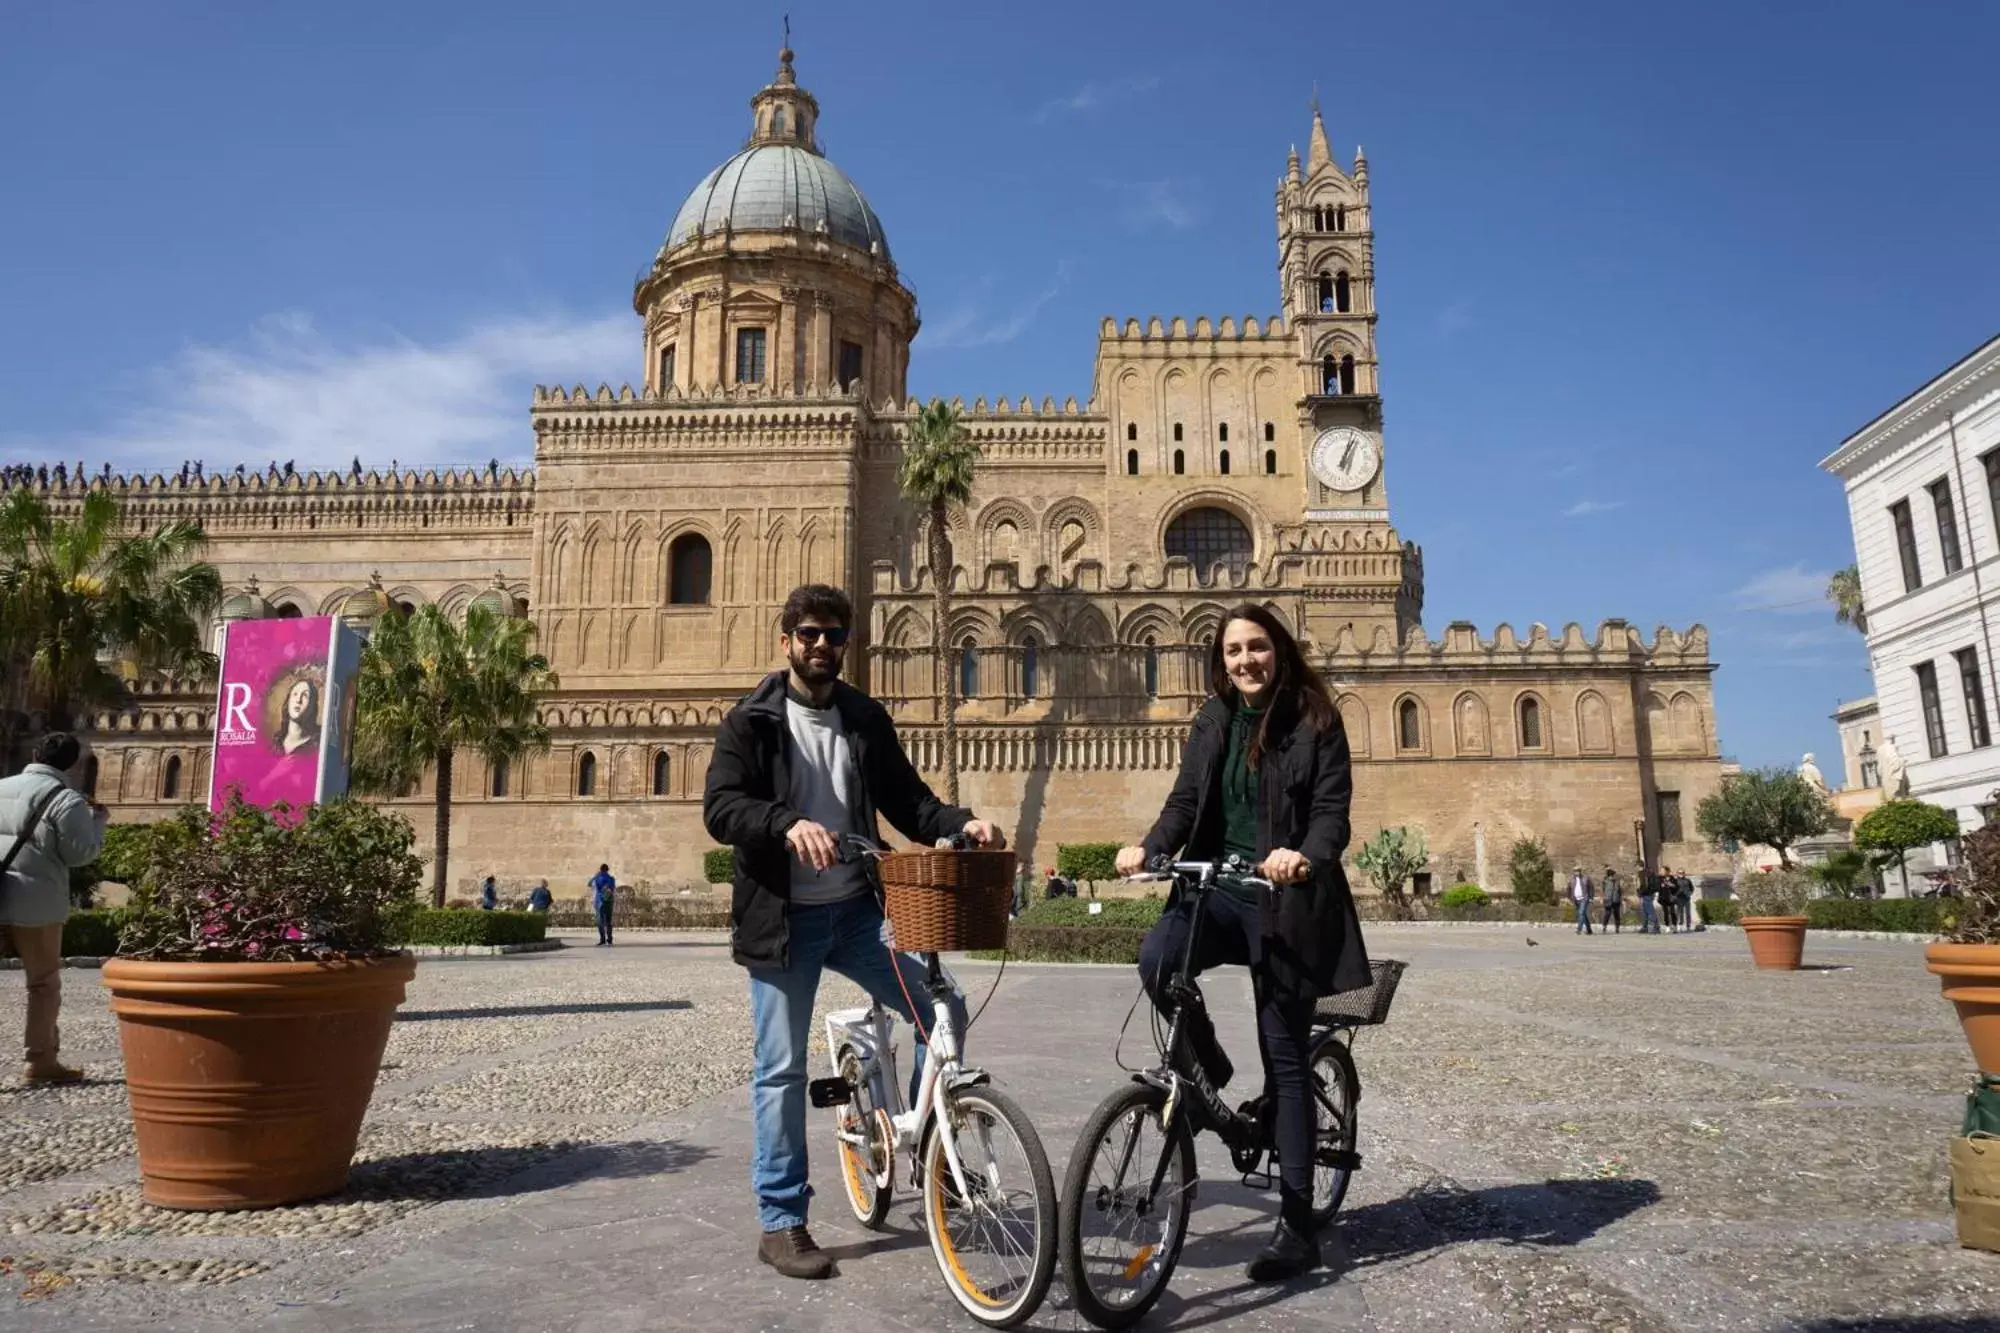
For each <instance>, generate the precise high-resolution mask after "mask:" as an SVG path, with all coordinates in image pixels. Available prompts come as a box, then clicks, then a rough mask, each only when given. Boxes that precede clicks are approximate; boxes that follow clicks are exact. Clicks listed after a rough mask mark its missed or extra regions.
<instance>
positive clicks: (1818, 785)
mask: <svg viewBox="0 0 2000 1333" xmlns="http://www.w3.org/2000/svg"><path fill="white" fill-rule="evenodd" d="M1799 776H1800V777H1802V778H1804V779H1805V780H1806V785H1807V786H1808V787H1811V788H1812V789H1813V790H1814V791H1816V792H1818V793H1819V794H1820V795H1821V796H1824V795H1826V794H1827V787H1826V776H1825V775H1824V774H1822V773H1821V772H1820V771H1819V765H1818V764H1815V763H1814V762H1813V757H1812V755H1811V754H1807V755H1806V757H1805V759H1804V760H1802V761H1801V762H1800V764H1799Z"/></svg>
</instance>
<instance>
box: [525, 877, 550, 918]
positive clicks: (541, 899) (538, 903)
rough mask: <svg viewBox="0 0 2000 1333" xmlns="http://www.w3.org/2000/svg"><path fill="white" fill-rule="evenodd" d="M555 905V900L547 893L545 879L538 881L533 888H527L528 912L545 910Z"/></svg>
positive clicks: (547, 885)
mask: <svg viewBox="0 0 2000 1333" xmlns="http://www.w3.org/2000/svg"><path fill="white" fill-rule="evenodd" d="M555 905H556V900H555V898H554V896H553V895H552V894H550V893H549V882H548V881H547V880H540V881H538V882H537V883H536V884H535V887H534V888H532V889H529V890H528V910H529V911H530V912H546V911H548V910H549V909H550V908H551V907H554V906H555Z"/></svg>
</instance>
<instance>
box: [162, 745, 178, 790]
mask: <svg viewBox="0 0 2000 1333" xmlns="http://www.w3.org/2000/svg"><path fill="white" fill-rule="evenodd" d="M180 794H181V757H180V756H179V755H177V754H170V755H168V756H167V766H166V768H165V769H164V770H162V772H161V774H160V799H161V800H163V801H173V800H178V799H180Z"/></svg>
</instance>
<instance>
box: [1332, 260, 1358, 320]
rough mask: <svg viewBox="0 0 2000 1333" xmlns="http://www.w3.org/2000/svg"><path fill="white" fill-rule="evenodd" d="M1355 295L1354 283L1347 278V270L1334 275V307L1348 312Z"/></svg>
mask: <svg viewBox="0 0 2000 1333" xmlns="http://www.w3.org/2000/svg"><path fill="white" fill-rule="evenodd" d="M1353 295H1354V284H1353V283H1351V282H1349V281H1348V279H1347V270H1346V269H1342V270H1340V272H1338V273H1336V274H1334V275H1333V308H1334V309H1335V310H1338V311H1339V312H1340V313H1341V314H1343V315H1344V314H1346V313H1347V312H1348V309H1349V305H1350V302H1351V301H1352V299H1353Z"/></svg>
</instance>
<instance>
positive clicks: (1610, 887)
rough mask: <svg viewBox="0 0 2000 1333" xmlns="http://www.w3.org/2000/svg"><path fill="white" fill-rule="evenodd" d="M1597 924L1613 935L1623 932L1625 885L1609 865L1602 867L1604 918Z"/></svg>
mask: <svg viewBox="0 0 2000 1333" xmlns="http://www.w3.org/2000/svg"><path fill="white" fill-rule="evenodd" d="M1599 924H1601V925H1602V926H1603V927H1604V928H1605V929H1606V930H1608V931H1610V932H1612V933H1613V934H1614V935H1623V934H1624V933H1625V886H1624V885H1623V884H1620V883H1619V882H1618V872H1617V871H1616V870H1615V869H1613V868H1612V867H1610V866H1606V867H1604V920H1603V921H1602V922H1601V923H1599Z"/></svg>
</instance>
